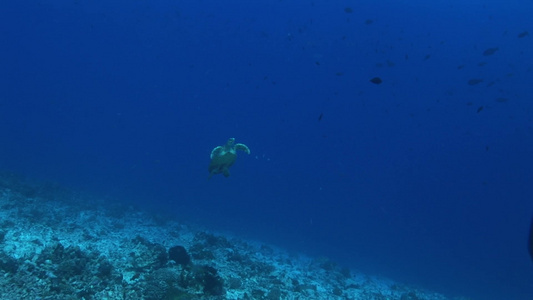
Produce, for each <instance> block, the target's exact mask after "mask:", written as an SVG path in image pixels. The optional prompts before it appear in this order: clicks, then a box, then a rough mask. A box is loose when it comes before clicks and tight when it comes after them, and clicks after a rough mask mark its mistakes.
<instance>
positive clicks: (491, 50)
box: [483, 47, 500, 56]
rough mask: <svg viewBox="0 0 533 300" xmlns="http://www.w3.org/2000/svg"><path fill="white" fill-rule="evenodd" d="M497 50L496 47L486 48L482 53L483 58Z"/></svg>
mask: <svg viewBox="0 0 533 300" xmlns="http://www.w3.org/2000/svg"><path fill="white" fill-rule="evenodd" d="M498 50H500V48H498V47H494V48H488V49H487V50H485V51H483V56H489V55H493V54H494V53H496V51H498Z"/></svg>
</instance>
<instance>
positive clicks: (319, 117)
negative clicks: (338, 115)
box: [318, 113, 324, 122]
mask: <svg viewBox="0 0 533 300" xmlns="http://www.w3.org/2000/svg"><path fill="white" fill-rule="evenodd" d="M323 116H324V113H320V116H318V122H320V121H322V117H323Z"/></svg>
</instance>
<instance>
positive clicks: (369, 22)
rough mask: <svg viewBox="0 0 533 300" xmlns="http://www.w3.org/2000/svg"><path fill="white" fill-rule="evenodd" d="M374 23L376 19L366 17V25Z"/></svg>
mask: <svg viewBox="0 0 533 300" xmlns="http://www.w3.org/2000/svg"><path fill="white" fill-rule="evenodd" d="M372 23H374V20H371V19H366V21H365V24H366V25H370V24H372Z"/></svg>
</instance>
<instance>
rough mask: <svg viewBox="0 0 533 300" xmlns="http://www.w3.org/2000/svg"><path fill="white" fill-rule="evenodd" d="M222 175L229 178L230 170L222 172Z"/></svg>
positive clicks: (225, 169)
mask: <svg viewBox="0 0 533 300" xmlns="http://www.w3.org/2000/svg"><path fill="white" fill-rule="evenodd" d="M222 174H224V177H229V175H230V174H229V169H228V168H224V170H222Z"/></svg>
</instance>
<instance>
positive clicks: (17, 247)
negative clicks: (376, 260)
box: [0, 176, 457, 300]
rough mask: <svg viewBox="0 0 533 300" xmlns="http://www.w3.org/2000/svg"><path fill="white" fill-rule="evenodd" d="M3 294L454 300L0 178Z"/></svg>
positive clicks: (152, 299)
mask: <svg viewBox="0 0 533 300" xmlns="http://www.w3.org/2000/svg"><path fill="white" fill-rule="evenodd" d="M170 249H173V251H170V252H171V253H170V256H169V250H170ZM0 298H1V299H3V300H11V299H12V300H20V299H43V300H44V299H58V300H59V299H61V300H66V299H109V300H111V299H113V300H120V299H124V300H126V299H147V300H156V299H172V300H174V299H176V300H177V299H268V300H271V299H272V300H273V299H343V300H346V299H363V300H364V299H369V300H370V299H372V300H379V299H387V300H444V299H450V298H448V297H445V296H444V295H441V294H438V293H434V292H430V291H426V290H423V289H420V288H415V287H412V286H407V285H405V284H401V283H398V282H394V281H392V280H388V279H383V278H377V277H373V276H368V275H365V274H362V273H359V272H357V271H354V270H349V269H346V268H342V267H341V266H339V265H338V264H336V263H335V262H332V261H331V260H329V259H327V258H313V257H307V256H305V255H297V254H289V253H288V252H287V251H284V250H283V249H280V248H277V247H275V246H273V245H268V244H265V243H260V242H257V241H249V240H245V239H242V238H239V237H235V236H229V235H226V234H220V233H215V232H212V231H209V230H205V229H201V228H198V226H196V225H194V226H193V225H191V224H183V223H179V222H177V221H176V220H172V219H169V218H163V217H160V216H157V215H152V214H149V213H147V212H145V211H142V210H139V209H135V208H133V207H130V206H127V205H124V204H117V203H113V201H105V200H95V199H90V198H85V197H83V196H80V195H76V194H75V193H73V192H70V191H66V190H65V189H61V188H59V187H57V186H55V185H46V184H44V185H30V184H26V183H21V182H19V181H17V180H13V179H12V178H10V177H9V176H8V177H6V176H4V177H2V178H1V179H0ZM455 299H457V298H455Z"/></svg>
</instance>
